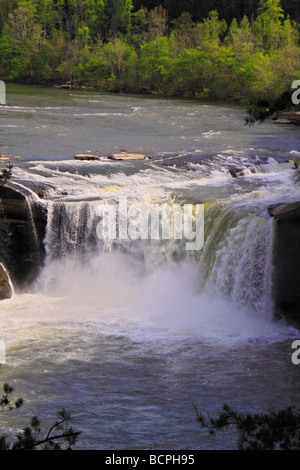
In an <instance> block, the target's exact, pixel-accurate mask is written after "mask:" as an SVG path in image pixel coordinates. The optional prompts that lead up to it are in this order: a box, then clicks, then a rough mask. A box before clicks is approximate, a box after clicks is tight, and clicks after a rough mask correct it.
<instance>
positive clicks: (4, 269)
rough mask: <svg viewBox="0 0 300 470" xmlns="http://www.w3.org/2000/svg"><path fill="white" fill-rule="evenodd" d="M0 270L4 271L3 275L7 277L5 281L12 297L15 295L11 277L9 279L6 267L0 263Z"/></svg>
mask: <svg viewBox="0 0 300 470" xmlns="http://www.w3.org/2000/svg"><path fill="white" fill-rule="evenodd" d="M0 268H1V269H2V270H3V271H4V273H5V274H6V277H7V280H8V284H9V287H10V290H11V295H12V296H13V295H14V294H15V288H14V285H13V282H12V280H11V277H10V274H9V272H8V271H7V269H6V267H5V266H4V265H3V264H2V263H0Z"/></svg>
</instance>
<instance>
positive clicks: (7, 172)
mask: <svg viewBox="0 0 300 470" xmlns="http://www.w3.org/2000/svg"><path fill="white" fill-rule="evenodd" d="M12 169H13V165H11V164H10V163H9V164H8V165H7V166H6V168H3V169H2V170H1V172H0V186H3V185H4V184H5V183H6V182H7V181H8V180H9V179H10V178H11V177H12ZM0 406H1V401H0Z"/></svg>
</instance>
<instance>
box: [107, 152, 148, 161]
mask: <svg viewBox="0 0 300 470" xmlns="http://www.w3.org/2000/svg"><path fill="white" fill-rule="evenodd" d="M108 158H110V159H111V160H145V159H146V155H143V154H139V153H127V152H121V153H114V154H113V155H109V157H108Z"/></svg>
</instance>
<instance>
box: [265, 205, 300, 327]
mask: <svg viewBox="0 0 300 470" xmlns="http://www.w3.org/2000/svg"><path fill="white" fill-rule="evenodd" d="M269 213H270V215H272V216H273V217H274V221H275V241H274V243H275V244H274V267H275V274H274V284H273V288H274V290H273V294H274V301H275V313H276V314H277V315H278V316H281V317H285V318H286V319H287V320H289V321H290V322H291V323H293V324H295V325H296V326H298V327H299V326H300V202H297V203H293V204H279V205H277V206H275V207H274V206H273V207H271V208H269Z"/></svg>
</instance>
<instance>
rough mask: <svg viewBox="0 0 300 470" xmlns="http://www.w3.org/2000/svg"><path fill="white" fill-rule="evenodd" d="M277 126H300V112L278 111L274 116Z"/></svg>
mask: <svg viewBox="0 0 300 470" xmlns="http://www.w3.org/2000/svg"><path fill="white" fill-rule="evenodd" d="M272 120H273V121H274V122H275V124H295V125H298V126H300V112H299V111H278V112H276V113H275V114H273V116H272Z"/></svg>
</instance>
